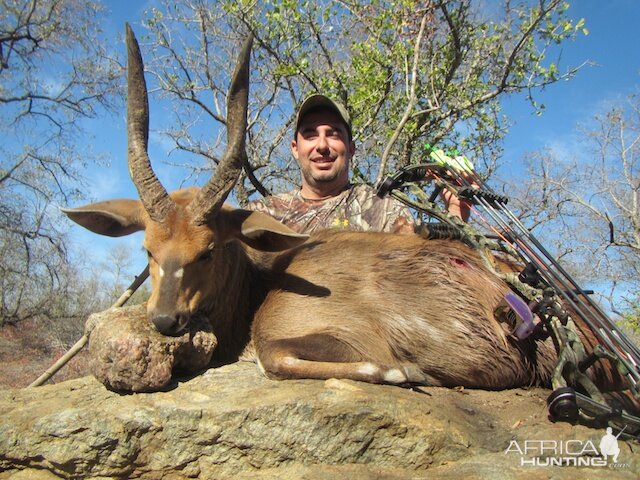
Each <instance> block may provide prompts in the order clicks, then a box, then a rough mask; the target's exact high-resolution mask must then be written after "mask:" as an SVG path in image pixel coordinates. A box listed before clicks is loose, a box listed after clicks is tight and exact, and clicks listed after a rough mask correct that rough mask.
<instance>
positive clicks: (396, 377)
mask: <svg viewBox="0 0 640 480" xmlns="http://www.w3.org/2000/svg"><path fill="white" fill-rule="evenodd" d="M383 378H384V381H385V382H389V383H403V382H406V381H407V377H406V376H405V374H404V373H403V372H402V371H401V370H400V369H398V368H392V369H391V370H387V371H386V372H385V374H384V377H383Z"/></svg>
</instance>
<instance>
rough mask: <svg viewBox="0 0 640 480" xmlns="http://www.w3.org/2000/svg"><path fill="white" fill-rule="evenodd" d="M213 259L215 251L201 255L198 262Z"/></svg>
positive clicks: (208, 251) (207, 251)
mask: <svg viewBox="0 0 640 480" xmlns="http://www.w3.org/2000/svg"><path fill="white" fill-rule="evenodd" d="M211 257H213V250H206V251H205V252H203V253H202V254H200V256H199V257H198V260H197V261H198V262H204V261H205V260H209V259H210V258H211Z"/></svg>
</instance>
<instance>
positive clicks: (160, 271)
mask: <svg viewBox="0 0 640 480" xmlns="http://www.w3.org/2000/svg"><path fill="white" fill-rule="evenodd" d="M158 273H159V274H160V278H162V277H164V270H163V269H162V267H158Z"/></svg>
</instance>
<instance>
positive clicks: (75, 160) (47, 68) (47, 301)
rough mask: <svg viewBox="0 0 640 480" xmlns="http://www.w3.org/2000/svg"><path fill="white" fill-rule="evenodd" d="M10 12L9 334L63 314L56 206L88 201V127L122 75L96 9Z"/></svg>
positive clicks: (1, 127) (3, 281)
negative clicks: (56, 306)
mask: <svg viewBox="0 0 640 480" xmlns="http://www.w3.org/2000/svg"><path fill="white" fill-rule="evenodd" d="M0 12H1V13H0V133H1V135H2V138H3V142H2V144H1V145H0V253H1V254H2V263H1V264H0V325H2V324H3V323H5V322H17V321H20V320H22V319H25V318H30V317H33V316H35V315H46V314H48V313H51V314H53V312H52V311H51V309H52V308H53V303H54V302H52V301H51V299H52V298H55V297H56V296H64V295H65V294H66V293H67V290H68V280H69V277H66V276H65V275H67V273H68V269H67V250H66V248H65V237H64V230H63V228H62V227H61V226H60V225H58V224H56V221H55V219H56V218H57V215H56V214H55V212H54V211H53V208H52V207H53V206H54V204H55V203H56V202H60V203H64V204H67V203H70V202H71V201H72V199H75V198H77V197H79V196H81V190H80V185H81V184H80V180H81V176H80V171H81V168H82V167H83V166H85V165H86V164H87V163H88V162H89V161H90V152H87V151H86V147H85V144H84V142H81V141H80V139H83V136H84V132H83V131H82V128H81V121H82V120H83V119H85V118H90V117H94V116H96V115H98V114H102V113H104V112H105V111H108V110H109V109H111V108H112V107H113V106H114V101H115V100H116V99H117V98H118V97H117V95H116V94H118V89H117V85H118V83H117V79H118V78H119V77H120V76H121V73H122V69H121V68H120V66H119V65H118V64H117V63H115V62H114V61H113V60H110V59H109V57H108V55H107V54H106V50H105V48H104V45H103V42H102V41H101V40H100V30H99V28H98V25H99V23H98V22H99V21H100V13H101V6H100V5H99V4H97V3H95V2H91V1H87V0H0ZM83 140H84V139H83ZM80 145H81V146H82V148H80Z"/></svg>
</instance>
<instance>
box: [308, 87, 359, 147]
mask: <svg viewBox="0 0 640 480" xmlns="http://www.w3.org/2000/svg"><path fill="white" fill-rule="evenodd" d="M315 108H328V109H329V110H333V111H334V112H336V113H337V114H338V115H339V116H340V118H341V119H342V121H343V122H344V123H345V125H346V126H347V131H348V132H349V136H350V137H352V138H353V133H352V132H351V116H350V115H349V112H347V109H346V108H344V105H342V104H341V103H339V102H335V101H333V100H331V99H330V98H329V97H327V96H326V95H321V94H318V93H316V94H313V95H310V96H308V97H307V98H306V99H305V100H304V102H302V104H301V105H300V108H298V114H297V115H296V130H295V131H296V132H297V131H298V128H299V127H300V122H301V121H302V119H303V118H304V116H305V115H306V114H307V113H308V112H309V111H310V110H313V109H315Z"/></svg>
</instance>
